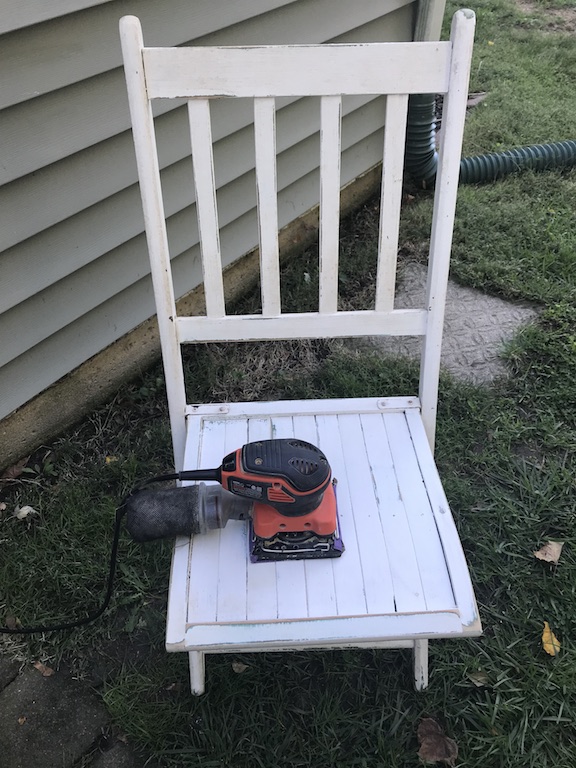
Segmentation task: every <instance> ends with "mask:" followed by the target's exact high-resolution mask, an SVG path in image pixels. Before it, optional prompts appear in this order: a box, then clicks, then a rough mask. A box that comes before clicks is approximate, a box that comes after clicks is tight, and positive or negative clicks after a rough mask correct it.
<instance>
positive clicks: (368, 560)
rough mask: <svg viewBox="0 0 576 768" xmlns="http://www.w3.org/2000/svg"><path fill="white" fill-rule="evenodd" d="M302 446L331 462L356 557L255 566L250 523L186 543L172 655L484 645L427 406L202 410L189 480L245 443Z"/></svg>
mask: <svg viewBox="0 0 576 768" xmlns="http://www.w3.org/2000/svg"><path fill="white" fill-rule="evenodd" d="M292 436H295V437H298V438H301V439H303V440H307V441H309V442H311V443H314V444H315V445H317V446H318V447H319V448H320V449H321V450H322V451H323V452H324V453H325V454H326V456H327V458H328V461H329V462H330V465H331V467H332V473H333V476H334V477H335V478H336V481H337V486H336V495H337V499H338V518H339V525H340V532H341V537H342V540H343V542H344V546H345V551H344V552H343V554H342V556H341V557H339V558H333V559H325V560H307V561H306V560H299V561H286V562H276V563H273V562H266V563H252V562H251V561H250V557H249V545H248V538H249V531H248V525H247V524H246V523H243V522H239V521H230V522H229V523H228V525H227V526H226V528H224V529H222V530H220V531H213V532H210V533H209V534H205V535H201V536H196V537H192V538H186V537H180V538H178V539H177V541H176V543H175V547H174V554H173V562H172V576H171V580H170V594H169V604H168V623H167V635H166V646H167V649H168V650H169V651H194V650H200V651H210V652H218V651H226V650H230V647H231V646H234V650H236V651H238V650H267V649H272V648H275V649H277V648H281V647H283V646H286V647H288V646H289V647H290V648H295V647H330V646H336V645H337V646H340V647H341V646H343V645H350V646H361V645H363V644H369V645H370V647H375V646H380V647H386V646H391V647H402V646H404V645H411V644H412V641H413V640H414V639H427V638H434V637H450V636H455V635H468V636H471V635H478V634H480V622H479V619H478V610H477V606H476V602H475V598H474V593H473V590H472V585H471V582H470V577H469V575H468V569H467V566H466V562H465V559H464V555H463V552H462V548H461V545H460V541H459V538H458V534H457V531H456V527H455V525H454V520H453V518H452V514H451V512H450V509H449V506H448V503H447V500H446V496H445V494H444V492H443V489H442V485H441V482H440V479H439V477H438V472H437V470H436V467H435V463H434V459H433V457H432V453H431V450H430V446H429V443H428V440H427V438H426V434H425V431H424V427H423V424H422V419H421V416H420V404H419V401H418V399H417V398H387V399H381V398H380V399H376V398H362V399H343V400H314V401H312V400H310V401H297V402H294V401H278V402H269V403H234V404H222V405H204V406H189V407H188V413H187V442H186V453H185V464H184V468H185V469H195V468H198V467H202V468H209V467H217V466H219V465H220V463H221V461H222V458H223V457H224V456H225V455H226V454H227V453H229V452H230V451H232V450H234V449H235V448H238V447H240V446H241V445H243V444H244V443H246V442H250V441H254V440H259V439H269V438H274V437H292ZM320 619H321V621H319V620H320Z"/></svg>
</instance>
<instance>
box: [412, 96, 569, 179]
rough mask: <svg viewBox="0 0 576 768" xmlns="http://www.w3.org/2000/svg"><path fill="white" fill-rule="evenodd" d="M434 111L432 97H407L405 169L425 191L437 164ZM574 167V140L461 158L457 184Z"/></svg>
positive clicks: (433, 175)
mask: <svg viewBox="0 0 576 768" xmlns="http://www.w3.org/2000/svg"><path fill="white" fill-rule="evenodd" d="M434 109H435V97H434V96H433V95H430V94H424V95H416V96H411V97H410V102H409V106H408V127H407V129H406V160H405V166H406V171H407V172H408V173H409V174H410V176H411V177H412V178H413V179H414V181H416V182H417V183H418V185H419V186H422V187H425V188H431V187H433V186H434V182H435V180H436V167H437V165H438V153H437V152H436V127H435V123H434ZM575 164H576V141H573V140H568V141H559V142H555V143H552V144H534V145H533V146H529V147H519V148H517V149H509V150H506V151H505V152H494V153H491V154H487V155H477V156H475V157H463V158H462V160H461V162H460V184H479V183H481V182H486V181H494V180H495V179H499V178H501V177H502V176H506V175H507V174H510V173H514V172H516V171H522V170H525V169H528V168H531V169H532V170H535V171H543V170H548V169H551V168H570V167H571V166H573V165H575Z"/></svg>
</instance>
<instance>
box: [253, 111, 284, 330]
mask: <svg viewBox="0 0 576 768" xmlns="http://www.w3.org/2000/svg"><path fill="white" fill-rule="evenodd" d="M254 142H255V149H256V190H257V196H258V229H259V235H260V281H261V291H262V314H263V315H264V316H266V317H273V316H275V315H279V314H280V262H279V251H278V201H277V194H276V109H275V100H274V98H273V97H270V98H268V97H262V98H256V99H254Z"/></svg>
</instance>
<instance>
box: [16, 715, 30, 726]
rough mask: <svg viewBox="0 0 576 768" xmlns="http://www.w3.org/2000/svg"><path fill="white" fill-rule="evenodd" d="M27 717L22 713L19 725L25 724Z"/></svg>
mask: <svg viewBox="0 0 576 768" xmlns="http://www.w3.org/2000/svg"><path fill="white" fill-rule="evenodd" d="M27 719H28V718H27V717H26V715H20V717H19V718H18V725H24V723H25V722H26V720H27Z"/></svg>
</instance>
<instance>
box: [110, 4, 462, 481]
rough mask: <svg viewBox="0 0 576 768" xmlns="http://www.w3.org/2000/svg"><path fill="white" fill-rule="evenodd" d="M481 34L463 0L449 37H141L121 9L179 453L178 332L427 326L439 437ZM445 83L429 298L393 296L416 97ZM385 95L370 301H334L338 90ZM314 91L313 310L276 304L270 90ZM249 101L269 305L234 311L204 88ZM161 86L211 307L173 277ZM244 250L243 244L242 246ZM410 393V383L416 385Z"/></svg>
mask: <svg viewBox="0 0 576 768" xmlns="http://www.w3.org/2000/svg"><path fill="white" fill-rule="evenodd" d="M473 35H474V14H473V13H472V11H468V10H463V11H458V12H457V13H456V14H455V16H454V19H453V24H452V32H451V38H450V41H448V42H407V43H368V44H334V45H331V44H328V45H303V46H299V45H285V46H248V47H181V48H151V47H145V46H144V43H143V38H142V32H141V28H140V23H139V21H138V19H136V18H135V17H131V16H127V17H124V18H123V19H122V20H121V38H122V48H123V55H124V67H125V73H126V81H127V86H128V95H129V103H130V112H131V118H132V130H133V136H134V143H135V148H136V158H137V163H138V174H139V181H140V190H141V196H142V204H143V209H144V218H145V224H146V234H147V241H148V249H149V255H150V262H151V271H152V278H153V283H154V295H155V301H156V307H157V313H158V323H159V328H160V336H161V344H162V352H163V357H164V365H165V370H166V385H167V390H168V400H169V409H170V416H171V426H172V435H173V440H174V449H175V461H176V465H177V466H178V467H179V466H181V462H182V455H183V445H184V409H185V405H186V398H185V391H184V376H183V371H182V360H181V352H180V345H181V344H184V343H190V342H207V341H223V340H224V341H241V340H264V339H297V338H325V337H345V336H346V337H354V336H366V335H378V334H391V335H418V336H423V337H424V342H423V353H422V360H421V378H420V392H419V396H420V399H421V406H422V415H423V419H424V423H425V426H426V430H427V434H428V438H429V440H430V442H431V444H433V441H434V430H435V415H436V402H437V391H438V376H439V368H440V347H441V340H442V326H443V320H444V305H445V299H446V287H447V280H448V270H449V260H450V249H451V240H452V228H453V221H454V211H455V205H456V191H457V186H458V176H459V163H460V153H461V146H462V134H463V128H464V118H465V110H466V100H467V89H468V79H469V71H470V59H471V52H472V43H473ZM416 93H435V94H444V97H445V98H444V105H443V117H442V123H443V128H442V139H441V146H440V148H439V162H438V171H437V179H436V188H435V200H434V215H433V223H432V231H431V241H430V256H429V268H428V285H427V292H426V303H425V305H424V306H423V307H420V308H414V309H395V308H394V296H395V282H396V260H397V251H398V232H399V219H400V206H401V199H402V172H403V160H404V144H405V135H406V116H407V107H408V97H409V95H410V94H416ZM360 94H365V95H368V94H370V95H385V96H386V101H385V105H386V106H385V127H384V144H383V174H382V190H381V214H380V234H379V247H378V269H377V278H376V299H375V305H374V307H373V309H369V310H362V311H359V310H356V311H338V244H339V219H340V160H341V111H342V97H343V96H346V95H360ZM302 96H318V97H320V104H321V109H320V114H321V122H320V235H319V286H320V288H319V298H318V309H317V311H315V312H305V313H300V314H295V313H290V314H287V313H282V311H281V297H280V268H279V247H278V212H277V191H276V138H275V109H276V107H275V100H276V99H277V98H279V97H292V98H294V97H302ZM245 97H250V98H252V99H253V100H254V136H255V160H256V165H255V174H256V187H257V204H258V226H259V243H260V284H261V292H262V312H261V314H257V315H242V316H238V315H233V316H227V315H226V307H225V301H224V287H223V277H222V260H221V249H220V234H219V222H218V210H217V202H216V184H215V173H214V161H213V149H212V128H211V119H210V100H212V99H215V98H245ZM154 99H186V100H187V104H188V115H189V125H190V138H191V145H192V165H193V170H194V187H195V194H196V210H197V217H198V231H199V238H200V250H201V259H202V273H203V280H204V290H205V299H206V314H205V315H202V316H195V317H178V316H177V313H176V302H175V295H174V294H175V292H174V286H173V282H172V274H171V265H170V254H169V248H168V238H167V231H166V224H165V216H164V207H163V200H162V189H161V182H160V171H159V162H158V154H157V147H156V140H155V134H154V120H153V113H152V106H151V103H152V101H153V100H154ZM238 255H239V256H240V255H242V254H238ZM411 394H412V393H411Z"/></svg>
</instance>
